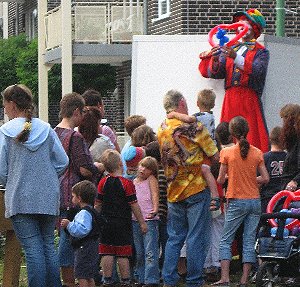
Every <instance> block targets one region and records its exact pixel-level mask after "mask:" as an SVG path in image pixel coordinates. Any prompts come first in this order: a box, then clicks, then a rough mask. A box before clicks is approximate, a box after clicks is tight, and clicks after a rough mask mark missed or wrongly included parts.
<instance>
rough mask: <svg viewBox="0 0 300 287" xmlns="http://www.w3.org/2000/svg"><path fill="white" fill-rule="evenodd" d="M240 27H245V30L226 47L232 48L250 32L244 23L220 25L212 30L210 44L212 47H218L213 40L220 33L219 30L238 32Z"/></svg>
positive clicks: (209, 35)
mask: <svg viewBox="0 0 300 287" xmlns="http://www.w3.org/2000/svg"><path fill="white" fill-rule="evenodd" d="M239 27H243V29H242V30H241V31H240V32H239V33H238V34H237V35H236V36H235V37H234V38H233V39H231V40H230V41H229V42H228V43H227V44H226V46H228V47H230V46H232V45H233V44H234V43H235V42H236V41H237V40H239V39H241V38H242V37H243V36H244V35H246V33H247V32H248V29H249V28H248V26H247V24H246V23H244V22H235V23H232V24H220V25H218V26H215V27H214V28H212V29H211V30H210V31H209V33H208V42H209V44H210V45H211V46H212V47H215V46H217V45H218V44H216V43H215V42H214V40H213V36H214V35H215V34H216V33H217V32H218V31H219V29H227V30H237V29H238V28H239Z"/></svg>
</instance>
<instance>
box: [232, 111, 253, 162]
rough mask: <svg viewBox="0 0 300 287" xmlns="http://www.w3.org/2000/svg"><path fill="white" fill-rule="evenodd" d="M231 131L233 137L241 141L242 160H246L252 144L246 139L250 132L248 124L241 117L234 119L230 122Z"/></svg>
mask: <svg viewBox="0 0 300 287" xmlns="http://www.w3.org/2000/svg"><path fill="white" fill-rule="evenodd" d="M229 131H230V134H231V135H232V136H234V137H235V138H236V139H238V140H239V141H240V142H239V146H240V153H241V157H242V159H246V158H247V156H248V152H249V148H250V144H249V142H248V140H247V138H246V137H247V134H248V132H249V125H248V122H247V121H246V119H245V118H243V117H241V116H238V117H234V118H233V119H232V120H231V121H230V122H229Z"/></svg>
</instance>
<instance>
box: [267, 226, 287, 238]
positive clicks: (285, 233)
mask: <svg viewBox="0 0 300 287" xmlns="http://www.w3.org/2000/svg"><path fill="white" fill-rule="evenodd" d="M276 232H277V227H272V228H271V231H270V233H271V236H272V237H275V236H276ZM289 233H290V232H289V230H288V229H287V228H284V229H283V237H284V238H286V237H288V236H289Z"/></svg>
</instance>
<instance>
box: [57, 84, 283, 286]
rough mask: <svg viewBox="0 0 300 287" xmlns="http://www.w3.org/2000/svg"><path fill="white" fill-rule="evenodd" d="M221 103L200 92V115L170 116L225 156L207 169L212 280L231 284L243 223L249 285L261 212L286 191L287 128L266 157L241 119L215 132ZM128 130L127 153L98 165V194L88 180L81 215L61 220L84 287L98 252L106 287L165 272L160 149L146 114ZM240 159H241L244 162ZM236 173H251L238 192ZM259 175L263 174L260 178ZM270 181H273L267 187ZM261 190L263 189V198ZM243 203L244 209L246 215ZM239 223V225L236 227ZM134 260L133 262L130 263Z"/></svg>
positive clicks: (155, 280) (80, 189)
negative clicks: (195, 127) (199, 128)
mask: <svg viewBox="0 0 300 287" xmlns="http://www.w3.org/2000/svg"><path fill="white" fill-rule="evenodd" d="M215 98H216V95H215V93H214V92H213V90H211V89H204V90H201V91H200V92H199V93H198V96H197V106H198V107H199V110H200V111H199V113H196V114H194V115H192V116H189V115H185V114H181V113H176V112H174V111H172V112H170V113H169V114H168V118H177V119H179V120H180V121H182V122H186V123H192V122H200V123H201V124H203V126H204V127H205V128H207V130H208V131H209V134H210V136H211V138H212V139H213V140H214V142H215V144H216V145H217V147H218V149H219V151H221V159H220V163H221V166H220V165H216V164H213V165H211V164H210V162H209V160H206V161H205V162H204V164H203V165H202V166H201V170H202V174H203V176H204V178H205V180H206V181H207V184H208V186H209V189H210V191H211V198H212V201H211V206H210V210H211V230H210V245H209V249H208V251H207V257H206V261H205V264H204V268H205V274H206V280H208V281H212V280H217V279H220V280H219V281H218V282H216V283H214V285H216V286H222V285H227V284H229V263H230V260H231V256H232V255H231V246H232V241H233V240H234V235H235V232H236V230H237V228H238V227H239V225H240V224H242V222H245V223H246V224H245V225H244V227H243V228H244V242H245V243H244V250H243V258H245V260H246V261H244V268H243V275H242V278H241V284H240V285H241V286H243V285H244V284H246V282H247V280H248V277H249V272H250V270H251V265H252V263H255V261H256V259H255V254H254V247H253V246H254V240H255V234H256V232H255V230H256V228H257V225H258V222H259V217H260V214H261V211H263V212H265V210H266V205H267V204H268V201H269V200H270V199H271V197H272V196H273V195H274V194H275V193H276V192H277V191H279V190H280V187H278V186H280V184H279V181H280V176H281V175H282V170H283V162H284V159H285V156H286V152H285V151H284V150H283V146H282V144H281V139H280V135H281V132H282V130H281V128H280V127H275V128H274V129H273V130H272V131H271V133H270V143H271V150H270V152H268V153H266V154H264V155H263V154H262V152H261V151H259V150H258V149H256V148H255V147H253V146H251V145H250V144H249V142H248V141H247V139H246V137H247V133H248V130H249V127H248V123H247V121H246V120H245V119H244V118H243V117H236V118H234V119H233V120H232V121H231V122H230V123H227V122H222V123H220V124H219V125H218V126H217V127H215V120H214V116H213V112H212V109H213V108H214V105H215ZM96 111H97V110H96V109H91V108H87V109H86V112H85V114H86V115H85V117H87V116H88V115H89V114H91V113H92V114H91V116H92V115H93V114H94V115H95V116H97V118H95V125H99V119H101V115H100V116H99V115H98V114H97V112H96ZM85 126H86V125H84V121H82V124H81V125H79V131H80V132H83V135H87V136H88V132H89V131H88V130H87V129H84V127H85ZM125 127H126V129H127V131H128V134H129V135H130V140H129V141H128V142H127V143H126V144H125V145H124V147H123V149H122V152H121V154H119V152H118V151H117V150H115V149H111V148H110V147H113V148H114V146H113V144H110V146H107V145H106V147H105V148H103V149H102V150H101V154H100V155H98V158H97V160H96V159H95V160H94V161H96V162H97V161H98V162H100V163H101V165H102V166H101V168H102V169H103V170H105V172H104V173H103V174H102V179H101V180H100V182H99V184H98V192H96V188H95V185H94V184H93V183H91V182H89V181H86V180H84V181H81V182H79V183H77V184H76V185H75V186H73V188H72V202H73V204H74V205H78V206H79V207H80V209H81V210H80V211H79V212H78V213H77V214H76V216H75V218H74V219H73V221H69V220H68V219H62V220H61V226H62V227H63V228H65V229H66V230H67V233H68V234H69V235H70V236H71V238H73V240H72V242H73V248H74V250H75V252H74V254H75V260H74V270H75V273H74V274H75V277H76V278H77V279H78V282H79V286H82V287H83V286H95V281H94V278H95V274H97V273H98V271H99V270H98V268H99V258H98V254H99V255H100V258H101V264H100V265H101V270H102V283H103V284H104V286H114V284H115V283H116V280H118V279H116V278H115V277H116V275H114V274H119V275H117V277H120V279H119V281H120V284H121V286H129V284H131V282H133V281H134V282H135V284H136V285H137V286H151V287H153V286H159V284H160V280H161V274H160V270H161V268H162V265H163V262H164V249H165V244H166V241H167V239H168V233H167V221H168V220H167V217H168V216H167V213H168V207H167V196H166V195H167V180H166V177H165V174H164V170H163V167H162V165H161V154H160V151H159V144H158V142H157V139H156V136H155V133H154V131H153V130H152V128H151V127H149V126H147V125H146V119H145V118H144V117H143V116H138V115H133V116H130V117H128V118H127V119H126V121H125ZM94 129H95V128H94ZM97 139H99V136H96V135H95V132H94V135H93V136H92V137H90V141H89V146H91V145H92V144H93V142H94V141H95V140H97ZM108 140H109V139H108ZM106 141H107V138H106ZM234 142H235V143H236V144H235V143H234ZM238 154H240V156H238ZM236 158H239V159H238V161H237V160H236ZM275 162H276V166H275ZM265 163H266V165H267V169H266V167H265ZM99 168H100V167H99ZM219 169H220V172H219ZM236 169H238V170H243V171H245V170H246V171H247V172H246V173H245V174H243V175H242V174H240V179H239V187H238V188H237V186H236V181H237V177H236V176H237V174H238V173H237V172H236ZM257 171H258V173H259V176H257V175H256V173H257ZM227 174H228V182H227ZM269 175H270V178H271V182H270V183H269V184H267V182H268V179H269ZM217 178H218V180H217ZM233 178H234V180H232V179H233ZM258 185H261V191H260V193H259V189H258ZM245 190H247V192H246V191H245ZM225 192H226V194H225ZM246 193H247V196H246V197H245V194H246ZM260 196H261V200H262V207H261V206H260V199H259V198H260ZM225 198H226V200H225ZM225 202H226V204H225ZM239 204H242V205H243V208H240V209H239V207H238V206H239ZM247 204H248V205H249V210H248V211H247V212H246V211H245V208H244V207H245V205H247ZM93 205H94V207H95V210H96V211H97V212H99V214H100V213H101V215H102V216H103V218H105V220H103V221H102V224H103V226H102V228H101V229H99V228H96V227H95V226H96V225H95V223H93V222H94V221H95V220H94V215H93V213H92V212H91V210H90V209H93ZM87 207H88V208H87ZM225 210H226V217H225ZM238 210H240V211H238ZM103 218H102V219H103ZM230 218H232V219H230ZM254 219H255V220H254ZM232 220H238V222H237V223H236V224H235V223H234V224H233V223H232V222H233V221H232ZM250 223H251V224H250ZM100 230H101V236H99V238H100V242H99V243H100V244H99V247H98V241H95V240H94V239H95V238H96V237H97V235H99V233H100ZM95 235H96V237H95ZM86 249H87V250H86ZM183 251H184V250H182V252H183ZM183 253H184V252H183ZM183 253H182V254H183ZM184 256H185V255H184ZM131 257H132V258H134V261H132V260H129V258H131ZM185 262H186V261H185V257H182V258H180V260H179V262H178V264H179V265H178V273H180V272H182V273H185V272H186V269H185V267H184V266H185V264H186V263H185ZM181 270H183V271H181ZM65 286H72V285H65Z"/></svg>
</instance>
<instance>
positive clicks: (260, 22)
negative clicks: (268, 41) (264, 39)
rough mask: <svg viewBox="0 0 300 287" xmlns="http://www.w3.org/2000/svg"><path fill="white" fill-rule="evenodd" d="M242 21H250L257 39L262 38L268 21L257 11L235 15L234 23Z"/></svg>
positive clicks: (241, 12) (251, 10)
mask: <svg viewBox="0 0 300 287" xmlns="http://www.w3.org/2000/svg"><path fill="white" fill-rule="evenodd" d="M241 20H248V21H249V23H250V24H251V26H252V29H253V32H254V37H255V39H257V38H258V37H259V36H260V34H261V32H262V30H263V28H265V27H266V20H265V18H264V16H263V15H262V14H261V13H260V12H259V11H258V10H257V9H250V10H248V11H247V12H244V11H239V12H236V13H235V14H234V15H233V21H232V22H233V23H235V22H238V21H241Z"/></svg>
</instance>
